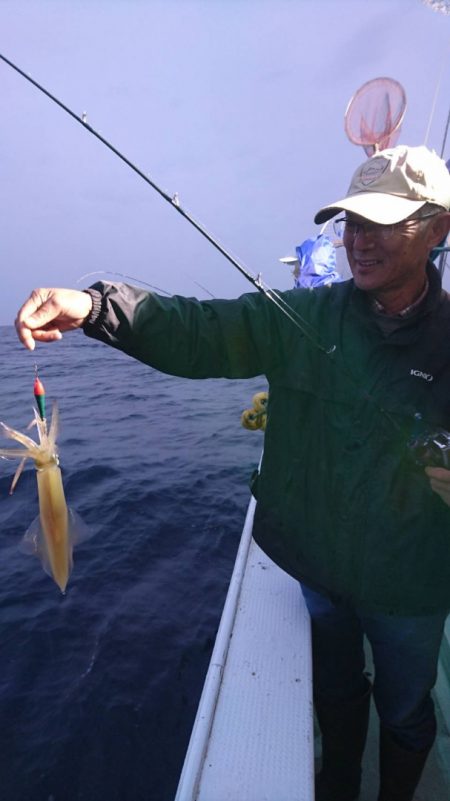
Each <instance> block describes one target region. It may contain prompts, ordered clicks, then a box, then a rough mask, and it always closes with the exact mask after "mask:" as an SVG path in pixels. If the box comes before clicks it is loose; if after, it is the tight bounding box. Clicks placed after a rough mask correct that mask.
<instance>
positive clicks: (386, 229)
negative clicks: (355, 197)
mask: <svg viewBox="0 0 450 801" xmlns="http://www.w3.org/2000/svg"><path fill="white" fill-rule="evenodd" d="M440 213H441V212H439V211H432V212H430V213H429V214H423V215H422V217H413V218H412V219H409V220H402V221H401V222H398V223H392V224H391V225H380V223H374V222H369V221H368V222H356V221H355V220H350V219H349V218H348V217H340V218H339V219H338V220H334V222H333V228H334V233H335V234H336V236H337V237H339V239H342V238H343V236H344V234H345V235H346V236H347V238H350V239H355V237H356V235H357V234H359V233H360V232H362V233H363V234H364V236H370V237H372V239H389V237H391V236H392V235H393V234H395V233H396V232H397V231H401V230H402V229H404V227H405V226H407V225H409V224H410V223H418V222H422V220H426V219H427V218H429V217H436V215H437V214H440Z"/></svg>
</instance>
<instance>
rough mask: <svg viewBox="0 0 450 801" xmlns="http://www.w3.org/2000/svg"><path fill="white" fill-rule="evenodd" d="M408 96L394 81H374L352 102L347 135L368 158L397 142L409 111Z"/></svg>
mask: <svg viewBox="0 0 450 801" xmlns="http://www.w3.org/2000/svg"><path fill="white" fill-rule="evenodd" d="M406 105H407V103H406V93H405V90H404V89H403V86H402V85H401V83H399V82H398V81H396V80H394V78H373V79H372V80H370V81H367V82H366V83H364V84H363V85H362V86H360V88H359V89H358V90H357V91H356V92H355V94H354V95H353V97H352V98H351V99H350V101H349V103H348V105H347V108H346V110H345V114H344V128H345V133H346V135H347V137H348V139H349V140H350V142H352V143H353V144H355V145H361V146H362V147H363V148H364V150H365V151H366V153H367V155H368V156H372V155H373V154H374V153H376V152H377V151H378V150H383V149H384V148H386V147H390V146H392V145H394V144H395V143H396V142H397V139H398V137H399V134H400V127H401V124H402V122H403V118H404V116H405V111H406Z"/></svg>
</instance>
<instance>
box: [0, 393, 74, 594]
mask: <svg viewBox="0 0 450 801" xmlns="http://www.w3.org/2000/svg"><path fill="white" fill-rule="evenodd" d="M33 425H36V427H37V431H38V438H39V442H35V440H34V439H32V438H31V437H30V436H28V435H27V434H23V433H22V432H21V431H16V430H15V429H14V428H10V427H9V426H7V425H6V424H5V423H0V426H1V429H2V431H3V434H4V436H5V437H7V438H8V439H12V440H15V441H16V442H18V443H19V444H20V446H21V447H20V448H0V457H2V458H4V459H20V460H21V461H20V464H19V467H18V468H17V470H16V473H15V475H14V478H13V482H12V485H11V489H10V494H12V493H13V491H14V488H15V486H16V484H17V482H18V480H19V477H20V475H21V473H22V470H23V468H24V466H25V463H26V461H27V459H32V460H33V461H34V465H35V467H36V477H37V486H38V497H39V515H38V517H37V518H36V519H35V520H34V521H33V522H32V524H31V526H30V527H29V528H28V530H27V532H26V533H25V536H24V538H23V542H22V550H24V551H25V552H26V553H32V554H35V555H36V556H38V558H39V559H40V561H41V563H42V567H43V568H44V570H45V572H46V573H47V574H48V575H49V576H50V577H51V578H53V580H54V581H55V583H56V584H57V585H58V587H59V589H60V590H61V592H62V594H63V595H65V592H66V587H67V583H68V581H69V576H70V573H71V571H72V567H73V555H72V554H73V547H74V545H75V544H76V543H79V542H80V541H81V540H84V539H87V538H88V537H89V536H90V534H89V532H88V530H87V528H86V527H85V525H84V523H83V522H82V520H81V518H80V516H79V515H78V514H77V513H76V512H75V511H74V510H73V509H70V508H68V507H67V504H66V499H65V495H64V487H63V482H62V475H61V469H60V467H59V459H58V451H57V446H56V437H57V434H58V408H57V405H56V404H54V406H53V411H52V417H51V423H50V427H49V429H48V430H47V423H46V420H45V417H42V416H40V415H39V414H38V413H37V411H36V410H34V420H33V421H32V422H31V423H30V426H29V428H30V427H31V426H33Z"/></svg>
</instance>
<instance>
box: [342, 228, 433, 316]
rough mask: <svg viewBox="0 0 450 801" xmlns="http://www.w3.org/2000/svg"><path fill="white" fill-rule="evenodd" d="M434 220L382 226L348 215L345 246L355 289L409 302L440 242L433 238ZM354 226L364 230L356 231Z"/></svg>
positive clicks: (357, 229) (419, 285)
mask: <svg viewBox="0 0 450 801" xmlns="http://www.w3.org/2000/svg"><path fill="white" fill-rule="evenodd" d="M439 216H441V215H439ZM435 219H436V218H434V217H428V218H426V219H423V220H419V219H414V220H405V221H404V222H402V223H399V224H397V225H395V226H383V225H376V224H375V223H370V222H369V221H368V220H365V219H364V218H363V217H358V216H357V215H354V214H350V213H348V214H347V220H348V223H347V225H346V228H345V232H344V237H343V243H344V246H345V249H346V251H347V258H348V262H349V265H350V269H351V271H352V274H353V278H354V282H355V284H356V286H357V287H358V288H359V289H362V290H363V291H365V292H370V293H373V294H374V295H375V296H377V295H382V296H386V295H387V294H390V293H392V294H393V295H397V296H398V295H399V294H401V295H402V296H403V295H404V297H405V303H408V302H410V300H412V299H413V297H414V294H416V293H417V290H418V289H419V291H420V287H421V286H423V283H424V276H425V266H426V263H427V259H428V256H429V253H430V250H431V249H432V248H433V247H434V246H435V244H437V241H439V238H438V239H437V241H436V236H437V237H438V235H437V234H436V235H433V234H432V229H433V226H434V221H435ZM352 223H356V224H358V223H361V227H358V226H357V225H356V231H355V226H354V225H353V226H352ZM365 224H366V225H365ZM352 228H353V230H352Z"/></svg>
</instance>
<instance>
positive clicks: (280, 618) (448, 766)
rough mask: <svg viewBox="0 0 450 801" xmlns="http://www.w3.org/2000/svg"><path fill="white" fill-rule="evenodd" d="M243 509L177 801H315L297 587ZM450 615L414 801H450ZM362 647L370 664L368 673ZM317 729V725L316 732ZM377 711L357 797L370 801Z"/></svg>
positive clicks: (303, 624) (307, 653) (305, 640)
mask: <svg viewBox="0 0 450 801" xmlns="http://www.w3.org/2000/svg"><path fill="white" fill-rule="evenodd" d="M253 511H254V501H253V500H252V501H251V503H250V505H249V510H248V513H247V518H246V522H245V526H244V531H243V534H242V538H241V544H240V547H239V551H238V555H237V559H236V563H235V567H234V571H233V575H232V578H231V582H230V588H229V592H228V596H227V600H226V603H225V607H224V611H223V614H222V619H221V622H220V626H219V630H218V633H217V638H216V644H215V647H214V651H213V655H212V658H211V662H210V666H209V669H208V673H207V676H206V681H205V685H204V689H203V693H202V697H201V700H200V704H199V708H198V712H197V717H196V720H195V723H194V728H193V731H192V736H191V740H190V744H189V748H188V752H187V755H186V759H185V763H184V766H183V771H182V774H181V777H180V782H179V785H178V791H177V795H176V799H175V801H313V799H314V766H315V759H314V756H315V754H314V752H315V751H316V759H317V765H318V760H319V759H320V755H319V753H318V752H319V750H320V737H318V736H317V737H314V733H315V730H314V715H313V708H312V677H311V643H310V625H309V617H308V613H307V610H306V607H305V604H304V601H303V597H302V594H301V590H300V586H299V584H298V583H297V582H296V581H294V580H293V579H292V578H290V576H288V575H287V574H286V573H284V572H283V571H282V570H280V569H279V568H278V567H277V566H276V565H275V564H274V563H273V562H272V561H271V560H270V559H269V558H268V557H267V556H266V555H265V554H264V553H263V552H262V551H261V550H260V549H259V548H258V546H257V545H256V543H255V542H254V541H253V540H252V537H251V530H252V523H253ZM449 660H450V619H449V621H447V631H446V638H445V640H444V649H443V652H442V658H441V664H440V669H439V680H438V684H437V687H436V701H437V703H436V708H437V715H438V725H439V734H438V737H437V740H436V744H435V746H434V748H433V751H432V753H431V755H430V758H429V760H428V762H427V765H426V768H425V771H424V775H423V777H422V780H421V782H420V785H419V787H418V790H417V793H416V795H415V797H414V801H449V800H450V684H449V676H450V673H449V671H448V664H447V663H448V661H449ZM370 662H371V657H370V651H369V649H368V650H367V667H368V669H369V670H370V668H371V664H370ZM316 731H317V729H316ZM377 792H378V721H377V716H376V712H375V707H374V705H373V704H372V712H371V718H370V725H369V736H368V743H367V748H366V752H365V756H364V763H363V786H362V792H361V796H360V801H376V798H377Z"/></svg>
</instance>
